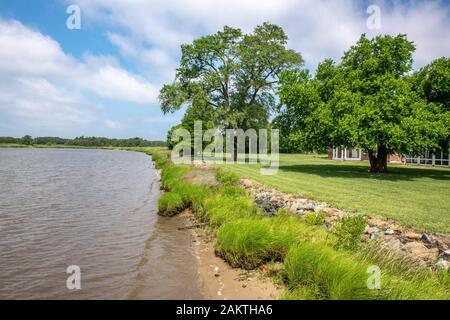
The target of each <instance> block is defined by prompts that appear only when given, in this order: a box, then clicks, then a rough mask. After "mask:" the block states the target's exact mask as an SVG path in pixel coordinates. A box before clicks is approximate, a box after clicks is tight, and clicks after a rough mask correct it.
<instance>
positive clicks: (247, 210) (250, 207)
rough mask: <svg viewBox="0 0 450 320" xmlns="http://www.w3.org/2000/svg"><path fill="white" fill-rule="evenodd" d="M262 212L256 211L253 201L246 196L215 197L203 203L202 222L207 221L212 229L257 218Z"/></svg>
mask: <svg viewBox="0 0 450 320" xmlns="http://www.w3.org/2000/svg"><path fill="white" fill-rule="evenodd" d="M262 215H263V214H262V212H261V211H260V210H258V209H257V208H256V207H255V206H254V204H253V199H252V198H250V197H248V196H234V195H220V194H219V195H215V196H214V197H211V198H208V199H207V200H206V201H205V215H204V216H203V217H202V218H203V220H206V221H209V223H210V224H211V225H212V226H214V227H219V226H221V225H222V224H224V223H226V222H229V221H234V220H237V219H243V218H259V217H262Z"/></svg>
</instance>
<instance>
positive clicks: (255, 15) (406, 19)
mask: <svg viewBox="0 0 450 320" xmlns="http://www.w3.org/2000/svg"><path fill="white" fill-rule="evenodd" d="M76 2H77V3H78V4H79V5H80V6H81V8H82V10H83V13H84V14H85V17H87V19H92V20H94V21H98V22H100V23H102V24H104V25H109V26H111V27H114V29H115V30H117V27H121V28H122V30H123V34H124V35H127V36H126V39H128V40H125V38H124V36H123V35H122V36H121V35H120V34H118V33H115V34H109V39H110V40H111V41H112V42H113V43H114V44H115V45H117V46H118V47H119V48H120V50H121V52H122V53H124V54H126V55H129V56H131V57H135V56H136V52H139V53H143V51H141V50H140V49H142V48H145V47H146V46H151V48H152V50H157V51H156V52H158V51H159V52H160V53H158V55H160V56H161V57H163V58H162V59H171V60H172V61H176V57H177V55H179V46H180V44H182V43H188V42H191V41H192V39H194V38H195V37H198V36H200V35H204V34H207V33H213V32H216V31H217V30H219V29H221V28H222V27H223V25H231V26H235V27H241V28H242V29H243V30H245V31H247V32H248V31H251V30H252V28H253V27H254V26H255V25H257V24H260V23H262V22H264V21H271V22H274V23H277V24H279V25H281V26H283V27H284V29H285V31H286V32H287V34H288V35H289V37H290V46H291V47H292V48H294V49H295V50H297V51H300V52H301V53H302V55H303V56H304V58H305V60H306V61H307V64H308V66H310V67H315V66H316V65H317V63H318V62H320V61H322V60H323V59H325V58H334V59H339V58H340V57H341V55H342V53H343V52H344V50H346V49H348V48H349V46H350V45H352V44H353V43H355V41H357V39H358V38H359V36H360V35H361V33H367V34H368V35H375V34H377V33H387V34H398V33H406V34H408V37H409V39H410V40H413V41H415V42H416V45H417V53H416V55H415V58H416V60H417V61H416V66H422V65H424V64H426V63H428V62H430V61H431V60H432V59H434V58H436V57H439V56H442V55H446V56H448V55H449V54H450V33H449V32H448V30H450V19H449V16H450V13H449V9H448V7H444V6H443V5H442V3H441V1H423V2H418V1H410V2H407V3H406V4H405V3H403V4H402V2H400V1H396V2H394V3H392V2H390V1H389V2H388V1H386V2H385V1H374V3H375V4H378V5H379V6H380V7H381V15H382V24H381V27H382V28H381V30H379V31H377V32H373V31H371V30H368V29H367V26H366V20H367V18H368V14H367V13H366V8H364V7H363V5H362V4H361V1H356V0H353V1H352V0H344V1H340V0H339V1H337V0H335V1H326V0H302V1H298V0H278V1H274V0H246V1H242V0H215V1H210V0H191V1H186V0H172V1H166V0H152V1H145V0H135V1H120V0H94V1H93V0H89V1H88V0H76ZM367 5H369V4H367ZM130 39H131V40H130ZM144 55H145V53H144ZM150 60H152V59H150ZM153 60H154V61H155V64H156V65H157V64H158V62H157V61H158V58H155V57H154V59H153ZM150 67H153V65H151V66H150Z"/></svg>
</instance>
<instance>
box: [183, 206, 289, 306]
mask: <svg viewBox="0 0 450 320" xmlns="http://www.w3.org/2000/svg"><path fill="white" fill-rule="evenodd" d="M180 216H182V217H185V218H186V225H187V226H189V225H192V223H194V222H193V219H192V214H191V213H190V212H189V211H187V212H186V211H185V212H183V213H182V214H181V215H180ZM191 230H192V235H193V238H194V241H195V245H196V248H195V252H196V257H197V261H198V272H199V274H200V278H201V280H202V287H203V295H204V299H206V300H274V299H277V298H278V297H279V296H280V295H281V291H282V290H281V288H278V287H277V286H276V285H275V284H274V283H273V281H272V279H270V278H268V277H265V276H264V275H263V273H262V272H261V271H259V270H250V271H249V270H244V269H240V268H231V267H230V266H229V265H228V264H227V263H226V262H225V261H224V260H222V259H221V258H219V257H217V256H216V255H215V253H214V239H211V238H210V237H209V236H208V234H207V232H205V230H204V229H201V228H196V229H191Z"/></svg>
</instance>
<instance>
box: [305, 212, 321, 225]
mask: <svg viewBox="0 0 450 320" xmlns="http://www.w3.org/2000/svg"><path fill="white" fill-rule="evenodd" d="M325 218H326V214H325V213H324V212H322V211H319V212H307V213H306V214H305V222H306V224H307V225H310V226H321V225H323V224H324V223H325Z"/></svg>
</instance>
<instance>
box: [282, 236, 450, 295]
mask: <svg viewBox="0 0 450 320" xmlns="http://www.w3.org/2000/svg"><path fill="white" fill-rule="evenodd" d="M378 252H380V251H378ZM372 253H373V254H375V255H372ZM365 255H366V258H367V257H371V258H370V259H363V258H361V253H360V255H359V256H358V255H355V254H354V253H350V252H347V251H337V250H334V249H333V248H331V247H329V246H327V245H325V244H322V243H301V244H299V245H297V246H293V247H292V248H291V250H290V251H289V253H288V254H287V256H286V259H285V262H284V265H285V268H286V274H287V279H288V280H287V282H288V289H287V290H286V293H285V295H286V297H285V298H286V299H294V298H296V299H305V298H306V299H326V300H356V299H364V300H372V299H382V300H403V299H414V300H421V299H427V300H428V299H430V300H434V299H436V300H440V299H447V300H448V299H450V291H449V287H448V273H447V278H446V279H447V280H445V281H443V279H442V278H440V275H439V274H436V273H431V272H428V271H426V270H423V269H416V268H414V267H411V266H408V268H407V269H406V270H403V271H401V272H399V270H398V269H391V268H388V267H386V264H389V263H391V262H389V261H391V260H392V259H394V260H395V259H397V258H394V257H389V258H387V257H384V261H380V260H378V259H376V257H377V256H378V255H379V253H375V252H368V251H366V252H365ZM374 262H381V263H380V264H375V265H374V264H371V263H374ZM370 266H377V267H378V268H380V269H379V270H380V271H381V272H380V287H379V288H377V289H370V288H369V287H368V286H367V282H368V279H369V277H370V276H371V273H370V272H369V270H370V269H369V267H370ZM446 281H447V282H446Z"/></svg>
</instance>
